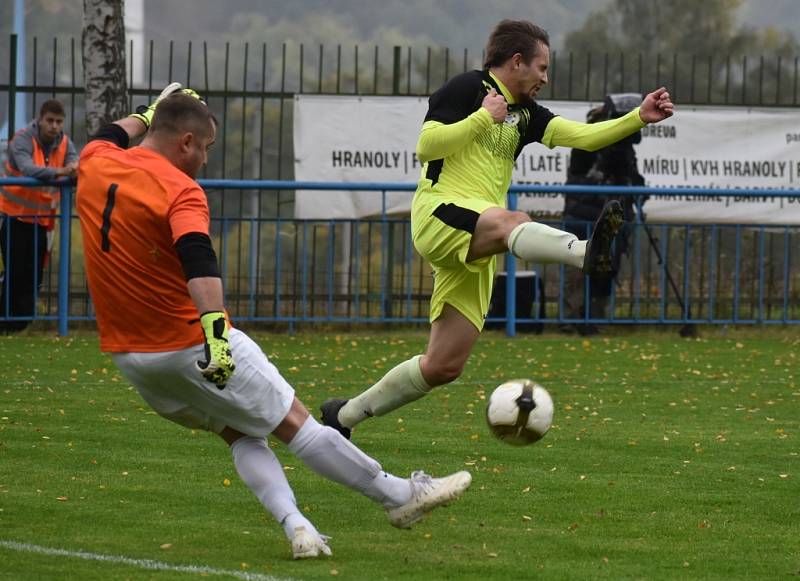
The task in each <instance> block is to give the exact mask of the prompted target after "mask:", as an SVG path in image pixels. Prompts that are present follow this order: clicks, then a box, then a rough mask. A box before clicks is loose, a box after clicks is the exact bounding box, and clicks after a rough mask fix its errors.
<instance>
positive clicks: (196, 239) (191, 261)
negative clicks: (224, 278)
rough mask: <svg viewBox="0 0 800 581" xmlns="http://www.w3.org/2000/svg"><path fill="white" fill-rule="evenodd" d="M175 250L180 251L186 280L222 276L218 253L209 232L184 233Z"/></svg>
mask: <svg viewBox="0 0 800 581" xmlns="http://www.w3.org/2000/svg"><path fill="white" fill-rule="evenodd" d="M175 250H176V251H177V252H178V259H179V260H180V261H181V265H182V266H183V273H184V275H185V276H186V280H191V279H193V278H201V277H206V276H212V277H215V278H221V277H220V274H219V265H218V264H217V254H216V253H215V252H214V247H213V246H212V245H211V238H209V237H208V235H207V234H203V233H202V232H189V233H188V234H184V235H183V236H181V237H180V238H178V241H177V242H176V243H175Z"/></svg>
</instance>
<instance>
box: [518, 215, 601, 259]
mask: <svg viewBox="0 0 800 581" xmlns="http://www.w3.org/2000/svg"><path fill="white" fill-rule="evenodd" d="M508 249H509V250H510V251H511V253H512V254H513V255H514V256H516V257H517V258H521V259H522V260H525V261H526V262H538V263H543V264H568V265H571V266H576V267H578V268H582V267H583V257H584V255H585V254H586V240H578V237H577V236H575V235H574V234H570V233H569V232H564V231H563V230H558V229H556V228H551V227H550V226H547V225H546V224H541V223H539V222H524V223H523V224H520V225H519V226H517V227H516V228H514V229H513V230H512V231H511V234H509V236H508Z"/></svg>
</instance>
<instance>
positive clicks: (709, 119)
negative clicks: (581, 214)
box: [294, 95, 800, 224]
mask: <svg viewBox="0 0 800 581" xmlns="http://www.w3.org/2000/svg"><path fill="white" fill-rule="evenodd" d="M541 104H542V105H544V106H545V107H547V108H549V109H550V110H552V111H553V112H554V113H556V114H557V115H561V116H563V117H565V118H567V119H574V120H577V121H583V120H584V119H585V117H586V113H587V111H589V110H590V109H591V108H592V107H594V106H596V105H598V103H589V102H576V101H542V102H541ZM427 107H428V102H427V98H418V97H357V96H322V95H320V96H317V95H300V96H298V97H296V99H295V111H294V147H295V179H297V180H299V181H324V182H401V183H414V182H416V181H417V180H418V179H419V175H420V170H421V164H420V163H419V160H417V158H416V155H415V153H414V149H415V147H416V143H417V137H418V135H419V129H420V127H421V125H422V120H423V119H424V117H425V113H426V112H427ZM635 150H636V155H637V158H638V162H639V172H640V173H641V174H642V175H643V176H644V178H645V180H646V185H648V186H652V187H680V188H684V187H685V188H695V187H699V188H735V189H753V188H754V189H800V111H798V110H796V109H778V108H775V109H767V108H758V109H755V108H751V109H747V108H732V107H729V108H724V107H714V106H708V107H691V108H690V107H681V105H680V103H678V104H677V105H676V114H675V115H674V116H673V117H671V118H670V119H667V120H666V121H664V122H662V123H659V124H657V125H649V126H647V127H645V128H644V129H643V130H642V141H641V143H640V144H638V145H636V146H635ZM569 155H570V150H569V149H568V148H564V147H556V148H554V149H552V150H551V149H548V148H546V147H545V146H543V145H541V144H536V143H534V144H531V145H528V146H527V147H526V148H525V149H524V150H523V151H522V154H521V155H520V156H519V158H518V159H517V162H516V166H515V171H514V183H518V184H552V185H560V184H563V183H564V180H565V179H566V172H567V167H568V166H569ZM412 195H413V194H412V193H411V192H397V193H390V194H388V195H387V198H386V211H387V212H388V213H394V214H397V213H408V212H409V209H410V206H411V197H412ZM381 204H382V202H381V196H380V194H376V193H375V192H373V191H369V192H353V191H336V192H329V191H300V192H297V198H296V206H295V215H296V217H298V218H311V219H329V218H355V217H366V216H374V215H379V214H380V213H381V210H382V207H381ZM563 205H564V202H563V197H562V196H561V195H560V194H523V195H521V196H520V198H519V209H520V210H525V211H528V212H533V213H536V214H537V215H539V216H546V217H553V218H557V217H558V216H560V214H561V210H562V209H563ZM645 212H646V213H647V217H648V221H651V222H673V223H676V222H677V223H684V222H685V223H709V222H714V223H752V224H799V223H800V199H795V198H784V197H772V196H764V197H760V198H755V199H754V198H748V197H744V196H742V197H741V198H740V197H736V196H734V197H723V196H716V195H708V194H705V195H697V194H695V193H692V192H687V193H686V194H685V195H684V194H679V195H669V196H667V195H658V196H652V197H651V198H650V199H649V200H648V201H647V203H646V204H645Z"/></svg>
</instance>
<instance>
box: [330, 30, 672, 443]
mask: <svg viewBox="0 0 800 581" xmlns="http://www.w3.org/2000/svg"><path fill="white" fill-rule="evenodd" d="M549 46H550V41H549V37H548V34H547V32H546V31H545V30H543V29H542V28H540V27H539V26H537V25H535V24H533V23H531V22H528V21H524V20H503V21H501V22H500V23H498V24H497V26H496V27H495V29H494V30H493V31H492V34H491V36H490V37H489V41H488V43H487V47H486V61H485V64H484V69H483V70H481V71H477V70H476V71H471V72H466V73H463V74H460V75H458V76H456V77H454V78H453V79H451V80H450V81H448V82H447V83H445V85H444V86H443V87H441V88H440V89H439V90H438V91H436V92H435V93H434V94H433V95H432V96H431V98H430V101H429V107H428V114H427V115H426V117H425V122H424V124H423V126H422V132H421V133H420V137H419V141H418V143H417V155H418V157H419V158H420V160H421V161H422V162H423V163H424V166H423V168H422V176H421V178H420V181H419V185H418V187H417V192H416V194H415V196H414V202H413V205H412V209H411V229H412V236H413V240H414V246H415V248H416V249H417V251H418V252H419V253H420V254H421V255H422V256H423V257H424V258H426V259H427V260H428V261H429V262H430V263H431V264H432V265H433V268H434V279H435V282H434V290H433V296H432V297H431V310H430V320H431V334H430V338H429V341H428V347H427V349H426V351H425V353H424V354H423V355H417V356H415V357H412V358H411V359H409V360H407V361H404V362H402V363H400V364H399V365H397V366H396V367H394V368H393V369H392V370H390V371H389V372H388V373H387V374H386V375H385V376H384V377H383V378H381V379H380V380H379V381H378V382H377V383H376V384H375V385H373V386H372V387H370V388H369V389H367V390H366V391H364V392H363V393H361V394H360V395H358V396H356V397H354V398H352V399H350V400H329V401H327V402H325V403H324V404H323V405H322V420H323V422H324V423H325V424H327V425H329V426H331V427H333V428H336V429H338V430H339V431H340V432H341V433H342V434H343V435H345V436H346V437H349V436H350V429H351V428H352V427H353V426H355V425H356V424H358V423H359V422H361V421H362V420H364V419H366V418H368V417H372V416H382V415H384V414H386V413H388V412H390V411H392V410H395V409H397V408H399V407H401V406H403V405H405V404H407V403H409V402H412V401H415V400H417V399H419V398H421V397H423V396H424V395H426V394H427V393H428V392H429V391H430V390H431V389H432V388H433V387H435V386H438V385H443V384H446V383H450V382H451V381H454V380H455V379H456V378H458V377H459V375H461V372H462V370H463V368H464V365H465V364H466V362H467V359H468V358H469V354H470V351H471V350H472V347H473V345H474V344H475V342H476V341H477V340H478V337H479V335H480V332H481V330H482V329H483V322H484V318H485V316H486V313H487V311H488V307H489V300H490V298H491V291H492V283H493V279H494V274H495V263H496V258H495V257H496V255H497V254H501V253H504V252H506V251H510V252H511V253H512V254H514V255H515V256H517V257H518V258H520V259H522V260H525V261H528V262H538V263H558V264H567V265H571V266H575V267H577V268H582V269H583V271H584V272H585V273H587V274H590V275H592V276H598V275H603V274H605V275H607V276H608V275H610V271H611V260H610V251H611V244H612V242H613V239H614V237H615V236H616V233H617V231H618V230H619V228H620V226H621V225H622V221H623V217H622V208H621V206H620V204H619V202H616V201H612V202H609V203H608V204H607V205H606V207H605V208H604V209H603V213H602V214H601V216H600V218H599V219H598V221H597V223H596V225H595V229H594V233H593V235H592V238H591V239H590V240H588V241H587V240H578V239H577V238H576V237H575V236H574V235H572V234H570V233H569V232H564V231H561V230H557V229H555V228H551V227H549V226H546V225H544V224H540V223H538V222H532V221H531V219H530V217H529V216H528V215H527V214H526V213H524V212H512V211H509V210H507V209H506V207H505V205H506V202H505V198H506V192H507V191H508V187H509V185H510V183H511V172H512V170H513V167H514V160H515V159H516V158H517V156H518V155H519V154H520V152H521V151H522V148H523V147H524V146H525V145H527V144H528V143H532V142H539V143H542V144H544V145H545V146H547V147H550V148H552V147H555V146H557V145H561V146H565V147H576V148H579V149H585V150H589V151H593V150H596V149H599V148H601V147H605V146H607V145H610V144H612V143H614V142H616V141H619V140H620V139H623V138H625V137H627V136H628V135H630V134H632V133H635V132H636V131H638V130H639V129H641V128H642V127H644V126H645V125H646V124H647V123H657V122H659V121H662V120H664V119H666V118H667V117H669V116H671V115H672V112H673V104H672V101H671V100H670V96H669V93H668V92H667V90H666V89H664V88H663V87H662V88H660V89H657V90H656V91H654V92H652V93H650V94H649V95H647V96H646V97H645V99H644V100H643V101H642V104H641V106H640V107H637V108H635V109H634V110H633V111H631V112H630V113H628V114H627V115H625V116H623V117H620V118H619V119H613V120H609V121H604V122H601V123H594V124H586V123H578V122H575V121H570V120H567V119H563V118H561V117H558V116H556V115H554V114H553V113H551V112H550V111H549V110H548V109H546V108H545V107H542V106H541V105H539V104H538V103H536V101H535V100H534V99H535V97H536V95H537V94H538V92H539V90H540V89H541V87H542V86H544V85H545V84H546V83H547V81H548V78H547V70H548V66H549V62H550V48H549Z"/></svg>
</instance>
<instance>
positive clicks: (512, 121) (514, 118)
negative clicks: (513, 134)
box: [504, 111, 520, 127]
mask: <svg viewBox="0 0 800 581" xmlns="http://www.w3.org/2000/svg"><path fill="white" fill-rule="evenodd" d="M519 120H520V114H519V111H512V112H511V113H509V114H508V115H506V120H505V122H504V123H505V124H506V125H511V126H512V127H515V126H516V125H517V124H518V123H519Z"/></svg>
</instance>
